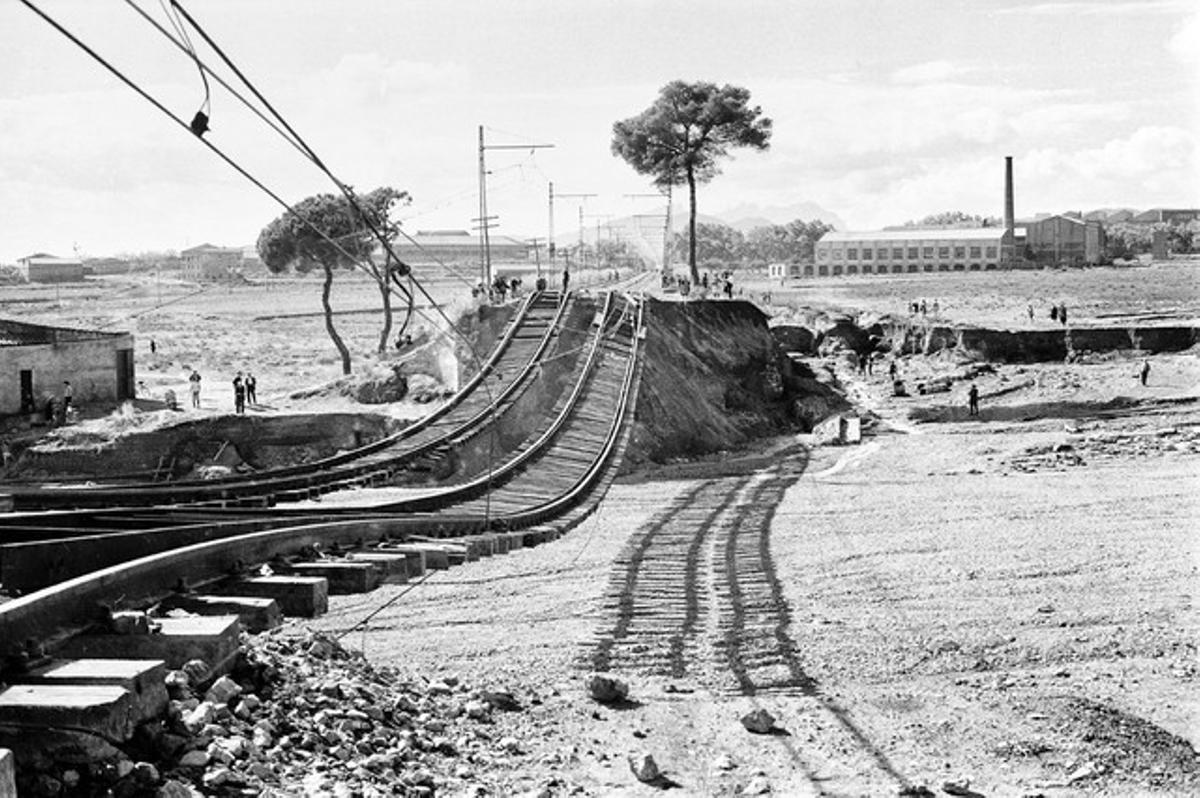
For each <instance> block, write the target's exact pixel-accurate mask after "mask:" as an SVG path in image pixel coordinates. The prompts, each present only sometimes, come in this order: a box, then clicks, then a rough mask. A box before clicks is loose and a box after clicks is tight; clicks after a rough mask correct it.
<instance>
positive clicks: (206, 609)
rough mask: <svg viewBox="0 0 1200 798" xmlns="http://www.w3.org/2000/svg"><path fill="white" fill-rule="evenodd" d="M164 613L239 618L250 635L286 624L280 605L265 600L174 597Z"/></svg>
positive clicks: (225, 597) (223, 597) (262, 598)
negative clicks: (175, 612)
mask: <svg viewBox="0 0 1200 798" xmlns="http://www.w3.org/2000/svg"><path fill="white" fill-rule="evenodd" d="M159 606H160V609H162V610H163V611H169V610H183V611H184V612H190V613H194V614H195V615H236V616H238V618H239V619H241V622H242V626H243V627H244V628H245V629H246V630H247V631H250V632H265V631H266V630H268V629H274V628H275V627H276V626H279V624H281V623H283V611H282V610H280V609H279V603H278V602H277V601H275V599H273V598H270V597H261V596H183V595H180V596H172V597H171V598H169V599H166V600H165V601H163V603H162V604H161V605H159Z"/></svg>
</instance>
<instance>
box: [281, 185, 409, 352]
mask: <svg viewBox="0 0 1200 798" xmlns="http://www.w3.org/2000/svg"><path fill="white" fill-rule="evenodd" d="M357 200H358V207H357V208H356V207H355V206H354V205H352V204H351V203H350V201H349V200H347V199H346V198H345V197H344V196H337V195H334V194H316V195H314V196H312V197H308V198H306V199H304V200H301V201H300V202H298V203H296V204H295V205H293V206H292V208H293V211H294V212H291V211H289V212H287V213H284V214H283V215H281V216H279V217H278V218H276V219H274V220H272V221H271V223H270V224H268V225H267V226H266V227H264V228H263V230H262V232H261V233H259V236H258V244H257V247H258V256H259V257H260V258H261V259H262V262H263V264H264V265H265V266H266V267H267V269H269V270H270V271H272V272H275V273H279V272H283V271H286V270H287V269H289V268H291V269H294V270H295V271H297V272H300V273H306V272H309V271H312V270H313V269H317V268H320V269H322V270H323V271H324V273H325V280H324V283H323V284H322V293H321V307H322V309H323V310H324V312H325V330H326V332H328V334H329V337H330V339H331V340H332V341H333V344H334V346H335V347H336V348H337V350H338V354H339V355H340V356H341V359H342V371H343V373H345V374H349V373H350V370H351V364H350V350H349V349H348V348H347V347H346V344H345V342H344V341H343V340H342V338H341V336H340V335H339V334H338V332H337V329H336V328H335V326H334V323H333V307H332V305H331V303H330V295H331V293H332V285H333V273H334V271H335V270H337V269H348V268H353V267H354V266H355V265H356V264H362V265H364V267H365V268H367V270H368V271H369V272H371V274H372V276H373V277H374V278H375V279H376V281H377V282H378V283H379V285H380V290H381V291H383V292H384V293H385V296H384V309H385V317H386V321H385V333H384V340H385V341H386V337H387V332H386V330H387V329H390V327H391V313H390V310H391V306H390V302H389V299H388V297H389V296H390V294H388V293H387V291H388V275H387V274H386V272H380V271H379V270H378V269H377V268H376V267H374V265H373V264H372V262H371V253H372V252H373V251H374V250H375V247H376V246H377V245H378V239H377V238H376V237H375V235H374V232H373V231H372V227H373V228H374V229H375V230H378V231H380V232H381V233H382V234H383V235H384V237H385V238H386V239H387V240H389V241H390V240H391V237H392V236H394V235H395V231H396V228H395V225H394V224H393V223H392V222H391V221H390V220H389V218H388V212H389V211H390V210H391V207H392V205H393V204H395V203H396V202H406V201H407V200H408V193H407V192H405V191H400V190H398V189H394V188H391V187H387V186H385V187H382V188H377V189H375V190H374V191H372V192H370V193H369V194H363V195H361V196H359V197H357ZM360 209H361V211H360Z"/></svg>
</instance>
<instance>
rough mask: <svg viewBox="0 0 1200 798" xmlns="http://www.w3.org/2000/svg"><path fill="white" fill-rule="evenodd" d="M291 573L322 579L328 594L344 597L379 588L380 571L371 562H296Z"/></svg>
mask: <svg viewBox="0 0 1200 798" xmlns="http://www.w3.org/2000/svg"><path fill="white" fill-rule="evenodd" d="M291 568H292V571H293V573H295V574H298V575H300V576H319V577H324V578H325V579H326V580H328V582H329V593H330V595H334V596H339V595H341V596H344V595H348V594H351V593H368V592H370V591H372V590H374V589H375V588H377V587H379V583H380V581H381V578H382V577H381V569H380V567H379V566H377V565H376V564H375V563H371V562H351V561H349V560H315V561H309V562H296V563H292V565H291Z"/></svg>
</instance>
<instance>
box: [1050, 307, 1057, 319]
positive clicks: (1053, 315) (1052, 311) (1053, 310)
mask: <svg viewBox="0 0 1200 798" xmlns="http://www.w3.org/2000/svg"><path fill="white" fill-rule="evenodd" d="M1050 321H1058V305H1051V306H1050Z"/></svg>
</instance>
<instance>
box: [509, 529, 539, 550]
mask: <svg viewBox="0 0 1200 798" xmlns="http://www.w3.org/2000/svg"><path fill="white" fill-rule="evenodd" d="M516 534H519V535H520V536H521V545H523V546H524V547H525V548H529V547H530V546H538V545H541V544H542V543H545V542H546V530H544V529H530V530H528V531H525V532H519V533H516Z"/></svg>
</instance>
